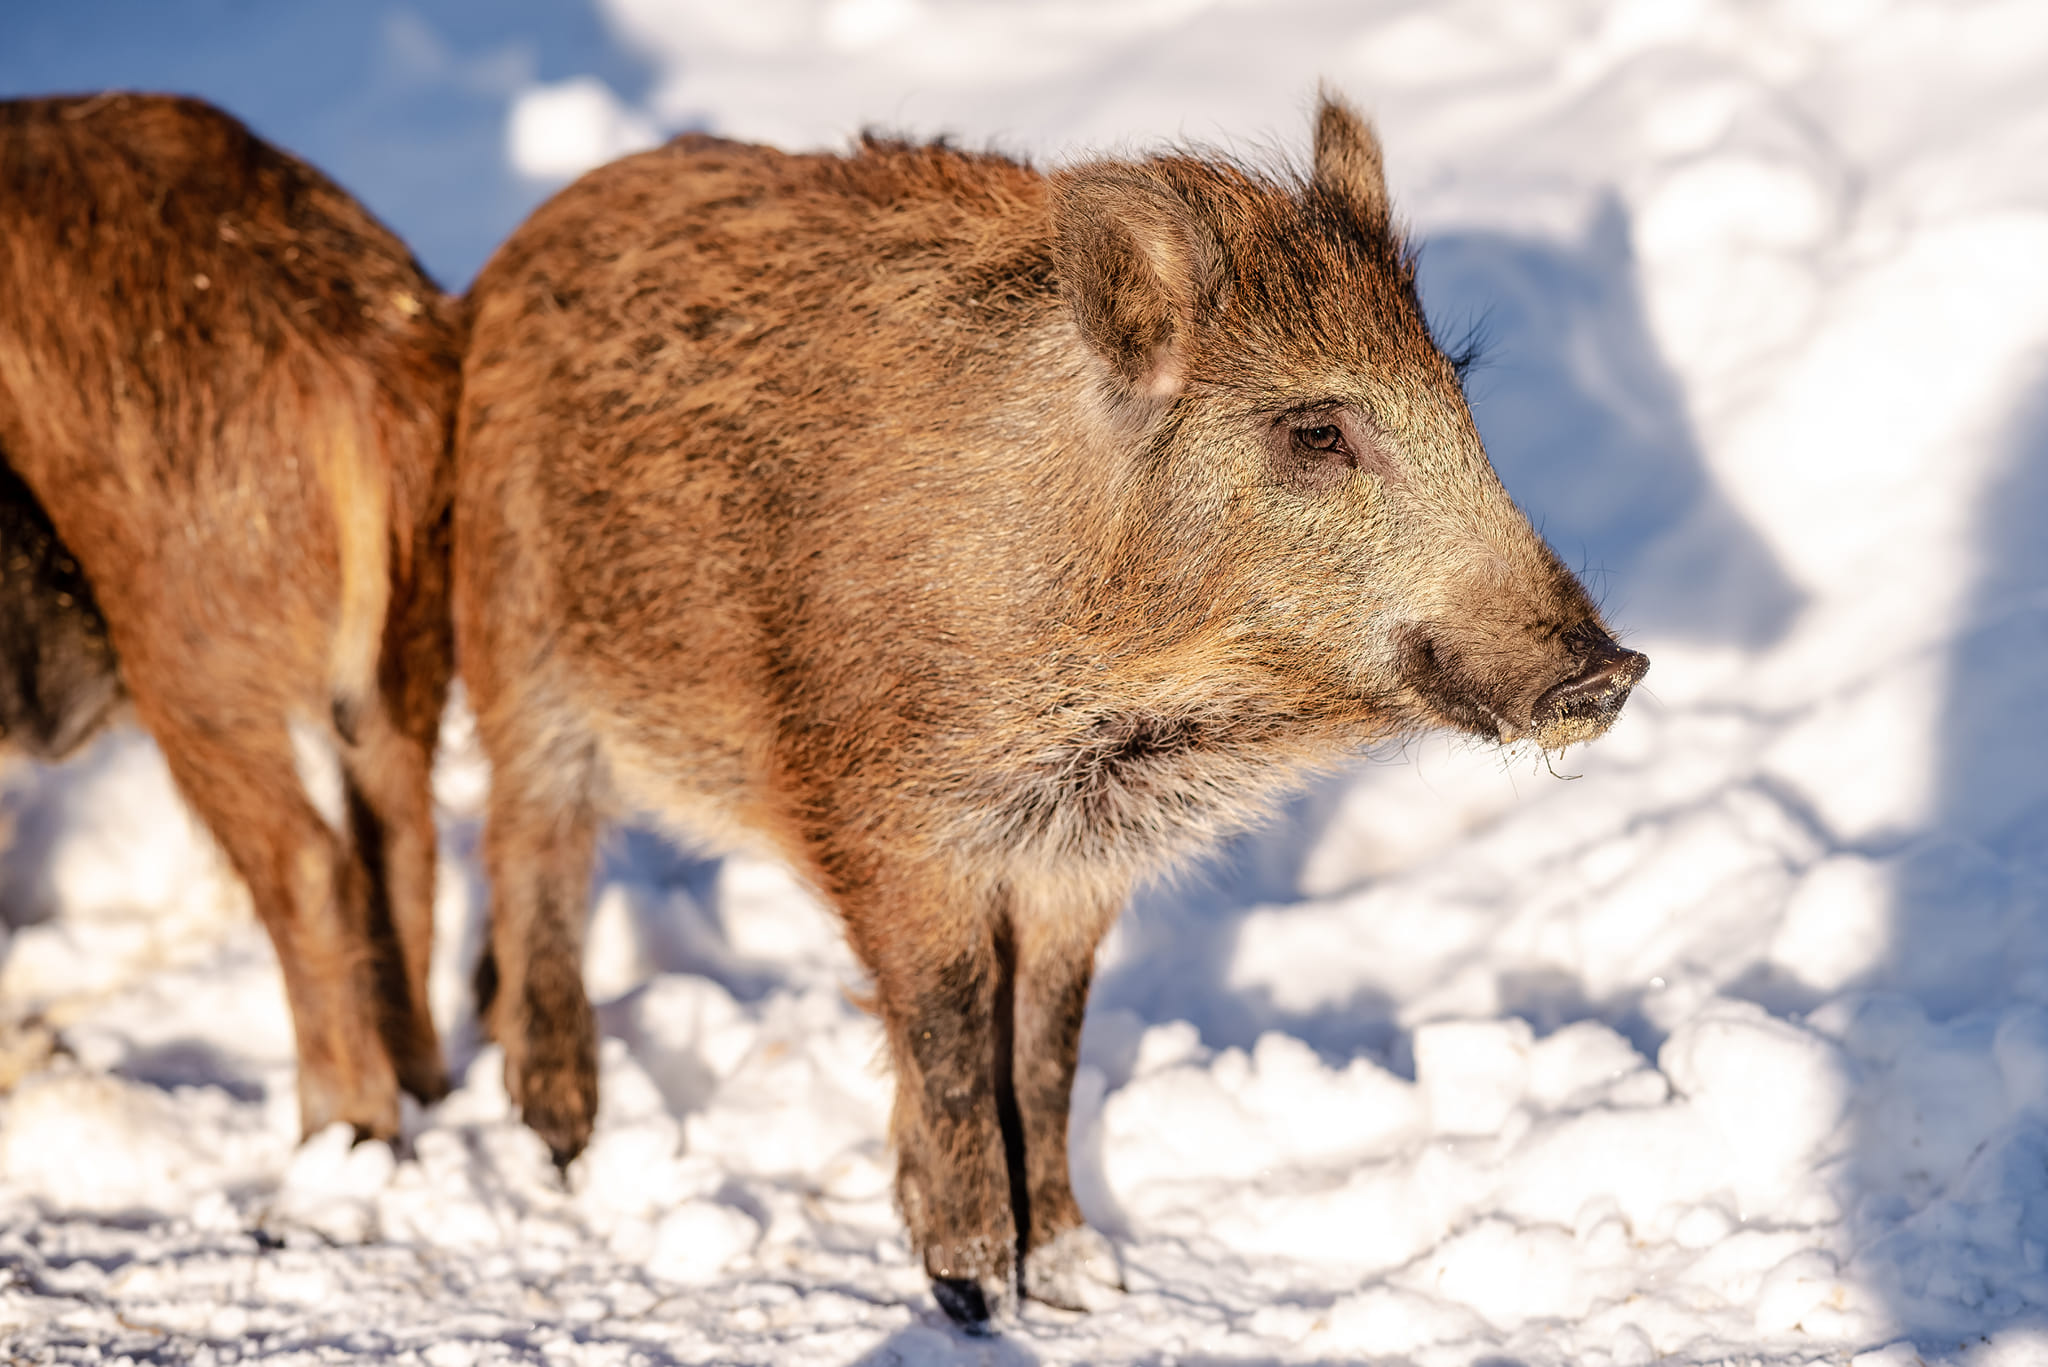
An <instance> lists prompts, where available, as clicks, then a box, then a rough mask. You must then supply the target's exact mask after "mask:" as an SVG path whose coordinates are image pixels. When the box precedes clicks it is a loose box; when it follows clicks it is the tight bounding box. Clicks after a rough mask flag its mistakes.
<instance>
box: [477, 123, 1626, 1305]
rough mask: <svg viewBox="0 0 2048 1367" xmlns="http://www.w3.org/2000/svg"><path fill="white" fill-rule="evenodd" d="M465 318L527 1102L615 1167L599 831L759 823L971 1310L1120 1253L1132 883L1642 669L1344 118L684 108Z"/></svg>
mask: <svg viewBox="0 0 2048 1367" xmlns="http://www.w3.org/2000/svg"><path fill="white" fill-rule="evenodd" d="M470 303H471V310H472V312H471V326H472V329H473V331H472V335H471V344H470V349H469V351H468V353H467V355H466V359H465V361H464V390H463V400H462V410H461V416H460V419H459V422H458V426H457V436H456V466H457V475H456V482H457V492H456V570H455V578H456V590H455V594H456V607H455V611H456V636H457V641H458V644H459V648H460V651H461V654H462V659H463V669H464V675H465V678H466V679H467V681H468V685H469V688H470V690H471V693H470V696H471V698H472V699H473V702H474V705H475V707H476V712H477V721H478V726H479V735H480V739H481V741H482V744H483V747H484V749H485V751H486V753H487V754H488V756H489V758H490V761H491V764H492V773H493V782H492V788H491V794H490V799H489V808H488V826H487V833H486V842H485V860H486V864H487V867H488V872H489V876H490V883H491V888H492V898H493V903H492V932H491V947H492V954H493V956H494V959H495V970H496V974H497V988H496V992H495V996H494V998H493V1001H492V1003H491V1005H490V1009H489V1024H490V1027H491V1029H492V1030H493V1032H494V1033H495V1036H496V1038H497V1039H498V1040H499V1041H501V1042H502V1044H503V1046H504V1050H505V1066H506V1072H507V1078H508V1083H509V1086H510V1090H511V1094H512V1096H513V1098H514V1099H515V1100H516V1101H517V1103H518V1104H519V1106H520V1107H521V1109H522V1111H523V1114H524V1116H525V1118H526V1120H527V1122H528V1123H529V1124H530V1125H532V1126H533V1127H534V1128H535V1129H536V1130H537V1131H538V1132H539V1133H540V1134H541V1135H542V1136H543V1137H544V1138H545V1139H546V1140H547V1142H548V1143H549V1144H550V1145H551V1146H552V1147H553V1149H554V1152H555V1154H556V1157H557V1159H558V1160H562V1161H566V1160H567V1159H569V1158H570V1157H571V1156H573V1155H574V1154H575V1153H576V1152H577V1151H578V1150H579V1149H580V1148H581V1147H582V1146H583V1144H584V1142H585V1140H586V1138H587V1137H588V1135H589V1133H590V1127H591V1123H592V1115H593V1112H594V1109H595V1106H596V1099H597V1098H596V1083H595V1040H594V1031H593V1025H592V1016H591V1011H590V1007H589V1005H588V1003H587V1002H586V1000H585V997H584V993H583V989H582V985H581V979H580V977H579V975H578V968H577V964H578V954H579V947H580V937H581V926H582V922H583V918H584V909H585V901H586V898H587V895H588V889H589V879H590V868H591V849H592V839H593V834H594V832H595V831H596V829H597V825H598V823H599V821H600V819H601V818H602V816H603V815H604V814H605V813H608V812H614V811H619V810H629V811H641V812H651V813H659V814H662V815H665V816H666V817H668V818H670V819H672V820H673V821H674V822H675V823H676V824H677V825H678V826H679V827H680V828H682V829H683V830H685V831H687V832H689V833H691V834H692V835H693V836H694V837H696V838H698V839H706V840H711V841H714V842H724V841H746V840H750V841H754V842H757V843H759V844H762V845H765V846H766V847H767V848H769V849H772V850H773V851H775V852H776V853H778V854H779V855H780V856H781V857H782V858H784V859H786V860H787V861H788V862H789V863H790V864H791V865H792V866H793V867H794V868H795V869H796V870H798V871H799V872H800V873H801V875H802V876H803V877H805V878H806V879H808V880H809V882H810V883H811V884H812V885H814V886H815V887H816V888H817V890H818V891H819V892H820V893H821V894H822V895H823V896H824V897H825V898H826V899H827V900H828V901H829V902H830V903H831V905H832V906H834V907H835V908H836V909H837V910H838V912H839V914H840V915H841V916H842V917H843V918H844V921H845V926H846V931H847V935H848V937H849V939H850V941H851V943H852V946H853V948H854V950H855V951H856V953H857V954H858V956H859V958H860V961H861V963H862V964H863V965H864V966H865V968H866V970H867V971H868V973H870V974H871V975H872V978H873V1000H874V1002H875V1005H876V1009H877V1010H878V1011H879V1013H880V1016H881V1019H882V1022H883V1024H884V1027H885V1032H886V1035H887V1039H888V1047H889V1056H890V1059H891V1061H892V1063H893V1066H894V1070H895V1075H896V1107H895V1115H894V1120H893V1122H892V1129H893V1139H894V1143H895V1147H896V1153H897V1164H898V1175H897V1195H898V1200H899V1202H900V1205H901V1208H902V1212H903V1216H904V1219H905V1221H906V1223H907V1225H908V1227H909V1232H910V1237H911V1241H912V1244H913V1245H914V1247H915V1249H916V1252H917V1254H918V1256H919V1257H920V1258H921V1259H922V1261H923V1264H924V1268H925V1271H926V1272H927V1273H928V1274H929V1276H930V1277H931V1279H932V1284H933V1287H934V1291H935V1294H936V1295H937V1297H938V1299H939V1301H940V1303H941V1304H942V1305H943V1306H944V1307H945V1309H946V1310H947V1311H948V1312H949V1313H951V1314H952V1315H953V1316H954V1317H955V1318H956V1319H958V1320H961V1321H963V1322H965V1323H967V1324H968V1325H970V1326H983V1325H985V1324H986V1323H987V1322H988V1321H989V1320H990V1319H991V1318H992V1317H994V1316H998V1315H1000V1314H1001V1313H1003V1312H1004V1311H1005V1309H1006V1308H1007V1307H1009V1306H1010V1305H1012V1304H1013V1296H1014V1293H1015V1286H1016V1279H1017V1278H1018V1275H1019V1273H1020V1272H1021V1286H1022V1290H1023V1292H1024V1294H1026V1295H1029V1296H1034V1297H1037V1298H1040V1299H1043V1300H1046V1301H1049V1302H1052V1303H1054V1304H1058V1305H1068V1306H1087V1305H1090V1304H1093V1303H1096V1302H1097V1301H1099V1300H1100V1299H1101V1298H1102V1297H1103V1296H1104V1295H1105V1294H1106V1293H1108V1292H1110V1291H1111V1290H1112V1289H1114V1288H1115V1287H1116V1285H1117V1284H1118V1279H1119V1274H1118V1272H1117V1264H1116V1260H1115V1257H1114V1255H1113V1252H1112V1250H1111V1249H1110V1248H1109V1246H1108V1245H1107V1244H1106V1242H1105V1241H1104V1240H1103V1239H1102V1238H1101V1237H1100V1236H1099V1235H1097V1234H1095V1233H1094V1232H1092V1231H1090V1230H1088V1229H1087V1228H1086V1226H1085V1225H1084V1224H1083V1222H1082V1219H1081V1213H1080V1211H1079V1209H1078V1208H1077V1207H1076V1205H1075V1202H1074V1196H1073V1192H1072V1190H1071V1189H1070V1187H1069V1184H1068V1175H1067V1153H1066V1131H1067V1109H1068V1097H1069V1091H1070V1088H1071V1084H1072V1081H1073V1072H1074V1059H1075V1050H1076V1042H1077V1039H1078V1035H1079V1032H1080V1029H1081V1019H1082V1014H1083V1010H1084V1008H1085V1005H1086V1002H1087V996H1088V985H1089V978H1090V974H1091V972H1092V969H1093V962H1094V951H1095V948H1096V944H1097V941H1098V940H1099V938H1100V937H1101V935H1102V934H1103V932H1104V930H1105V928H1106V927H1107V926H1108V925H1109V924H1110V922H1111V920H1112V919H1113V918H1114V917H1115V916H1116V915H1117V913H1118V910H1119V909H1120V908H1121V907H1122V906H1123V904H1124V902H1125V899H1126V896H1127V894H1128V892H1129V890H1130V889H1131V887H1132V885H1133V883H1134V882H1135V881H1136V880H1139V879H1142V878H1144V877H1146V876H1148V875H1151V874H1154V873H1156V872H1158V871H1160V870H1162V869H1165V868H1166V867H1168V866H1169V865H1171V864H1173V863H1174V862H1175V861H1177V860H1180V859H1182V858H1184V857H1185V856H1186V855H1188V854H1189V852H1191V851H1195V850H1198V849H1200V848H1201V847H1203V846H1205V845H1208V844H1210V843H1211V842H1213V841H1215V840H1216V839H1217V838H1218V837H1219V836H1221V835H1224V834H1225V833H1227V832H1231V831H1234V830H1238V829H1240V828H1242V827H1244V826H1245V825H1247V824H1248V823H1250V822H1253V821H1255V820H1256V819H1258V818H1259V816H1260V815H1261V814H1262V813H1264V812H1266V811H1267V810H1268V809H1269V807H1270V804H1271V803H1272V802H1273V800H1274V799H1275V797H1276V795H1277V794H1280V793H1281V792H1283V791H1285V790H1286V789H1287V788H1288V787H1289V785H1291V784H1293V783H1296V782H1297V781H1298V780H1299V779H1300V778H1301V776H1302V775H1303V774H1304V773H1306V772H1308V771H1310V770H1312V769H1315V768H1317V767H1318V766H1325V765H1329V764H1332V763H1336V762H1339V761H1341V760H1343V759H1345V758H1346V757H1350V756H1353V755H1355V754H1356V753H1357V752H1358V751H1359V750H1360V748H1361V747H1363V746H1365V745H1367V744H1369V743H1371V742H1374V741H1377V740H1381V739H1383V738H1386V737H1389V736H1394V735H1398V734H1402V733H1406V732H1411V731H1414V730H1416V729H1418V728H1424V727H1436V726H1449V727H1456V728H1460V729H1462V730H1465V731H1469V732H1473V733H1476V734H1478V735H1481V736H1485V737H1489V738H1492V739H1495V740H1498V741H1500V742H1503V743H1507V742H1513V741H1518V740H1524V739H1526V740H1529V741H1532V742H1534V743H1535V744H1536V745H1539V746H1542V747H1545V748H1546V749H1554V748H1557V747H1560V746H1563V745H1566V744H1569V743H1574V742H1578V741H1583V740H1588V739H1591V738H1592V737H1594V736H1596V735H1598V734H1599V733H1600V732H1601V731H1603V730H1604V729H1605V728H1606V727H1607V725H1608V724H1609V723H1610V721H1611V720H1612V719H1613V717H1614V716H1615V714H1616V712H1617V710H1618V709H1619V708H1620V706H1621V704H1622V701H1623V699H1624V698H1625V697H1626V696H1627V694H1628V691H1629V689H1630V688H1631V686H1632V685H1633V684H1634V683H1635V682H1636V681H1637V680H1638V679H1639V678H1641V677H1642V674H1643V672H1644V670H1645V668H1646V667H1647V665H1648V661H1647V660H1645V659H1644V657H1643V656H1641V655H1639V654H1637V653H1635V652H1632V651H1628V650H1624V649H1622V648H1621V647H1619V646H1618V645H1616V644H1615V642H1614V640H1613V638H1612V636H1611V635H1610V633H1609V632H1608V631H1607V629H1606V628H1605V626H1604V625H1603V624H1602V622H1601V619H1600V615H1599V613H1598V612H1597V611H1596V610H1595V607H1594V605H1593V603H1591V602H1590V601H1589V600H1588V598H1587V596H1586V594H1585V592H1584V591H1583V590H1582V588H1581V587H1580V585H1579V583H1578V582H1577V580H1575V579H1574V578H1573V576H1572V575H1571V574H1570V572H1568V571H1567V570H1566V568H1565V567H1564V566H1563V565H1562V564H1561V563H1559V561H1558V558H1557V557H1556V556H1555V555H1554V554H1553V553H1552V552H1551V551H1550V549H1549V548H1548V547H1547V546H1546V545H1545V544H1544V543H1543V541H1542V540H1541V538H1540V537H1538V536H1537V535H1536V534H1535V532H1534V531H1533V530H1532V529H1531V528H1530V525H1529V523H1528V521H1527V520H1526V519H1525V518H1524V517H1523V515H1522V514H1521V513H1520V512H1519V511H1518V510H1517V509H1516V507H1515V505H1514V503H1513V502H1512V501H1511V500H1510V499H1509V497H1508V495H1507V494H1506V493H1505V492H1504V491H1503V490H1502V488H1501V486H1500V483H1499V481H1498V480H1497V479H1496V478H1495V475H1494V473H1493V470H1492V467H1491V466H1490V465H1489V464H1488V462H1487V459H1486V455H1485V452H1484V451H1483V450H1482V449H1481V446H1480V441H1479V437H1478V434H1477V432H1476V431H1475V429H1474V427H1473V423H1472V419H1471V416H1470V414H1469V412H1468V410H1467V408H1466V404H1465V399H1464V396H1463V393H1462V392H1461V389H1460V387H1459V379H1458V375H1457V374H1456V373H1455V370H1454V367H1453V365H1452V363H1451V362H1450V361H1449V360H1448V359H1447V358H1446V357H1445V355H1444V353H1443V351H1442V350H1441V349H1440V348H1439V347H1438V346H1437V345H1436V343H1435V342H1434V341H1433V340H1432V339H1431V336H1430V332H1429V328H1428V326H1427V325H1426V323H1425V322H1424V319H1423V314H1422V310H1421V308H1420V306H1419V303H1418V300H1417V296H1416V291H1415V280H1414V272H1413V269H1412V265H1411V261H1410V258H1409V257H1408V255H1407V254H1406V253H1405V251H1404V248H1403V245H1402V242H1401V239H1400V237H1399V235H1398V234H1397V233H1396V231H1395V228H1394V226H1393V224H1392V222H1391V220H1390V217H1389V213H1388V204H1387V192H1386V187H1385V184H1384V181H1383V177H1382V174H1381V169H1380V151H1379V146H1378V143H1377V141H1376V140H1375V138H1374V136H1373V134H1372V132H1371V131H1370V130H1369V128H1368V127H1367V126H1366V125H1365V124H1364V123H1363V122H1362V121H1361V120H1360V119H1359V117H1358V116H1357V115H1356V114H1354V113H1353V112H1352V111H1351V110H1350V109H1348V108H1347V107H1346V106H1344V105H1343V104H1342V103H1339V102H1337V101H1335V100H1332V99H1327V98H1326V99H1325V101H1324V102H1323V103H1322V105H1321V106H1320V109H1319V111H1318V113H1317V115H1316V130H1315V152H1314V160H1313V163H1312V169H1311V170H1310V171H1309V172H1307V173H1306V174H1300V175H1289V174H1281V175H1273V174H1263V173H1260V172H1258V171H1256V170H1254V169H1251V168H1248V167H1245V166H1241V165H1236V164H1232V163H1230V162H1226V161H1221V160H1217V159H1213V158H1205V157H1200V156H1195V155H1189V154H1181V153H1165V154H1161V155H1157V156H1153V157H1150V158H1147V159H1145V160H1142V161H1135V162H1126V161H1093V162H1084V163H1082V164H1079V165H1075V166H1072V167H1070V168H1067V169H1065V170H1061V171H1057V172H1054V173H1052V174H1050V175H1047V174H1041V173H1040V172H1038V171H1035V170H1033V169H1031V168H1030V167H1029V166H1026V165H1024V164H1021V163H1019V162H1016V161H1012V160H1008V159H1005V158H1003V157H1000V156H994V155H981V154H972V153H968V152H963V151H959V150H955V149H953V148H951V147H948V146H945V145H934V146H916V145H910V144H906V143H900V142H890V141H881V140H875V139H868V140H865V141H863V142H862V144H861V145H860V146H859V147H858V148H857V149H856V150H854V151H853V152H852V153H851V154H850V155H846V156H836V155H785V154H784V153H781V152H778V151H774V150H771V149H768V148H764V147H753V146H743V145H739V144H735V143H730V142H723V141H719V140H716V139H713V138H709V137H702V136H686V137H683V138H679V139H677V140H676V141H674V142H672V143H670V144H669V145H668V146H666V147H664V148H661V149H659V150H656V151H652V152H648V153H644V154H642V155H639V156H634V157H630V158H627V159H625V160H623V161H619V162H616V163H613V164H612V165H609V166H606V167H603V168H600V169H598V170H596V171H593V172H591V173H590V174H589V175H587V176H585V177H583V178H582V179H581V180H579V181H577V182H576V183H574V184H573V185H571V186H569V187H568V188H567V189H565V190H563V191H562V192H561V193H560V194H558V195H557V196H555V198H554V199H553V200H551V201H550V202H548V203H547V204H546V205H544V206H543V207H542V208H541V209H539V210H538V211H537V212H536V213H535V214H534V215H533V216H532V217H531V218H530V219H529V220H528V221H527V222H526V223H525V224H524V225H523V226H522V227H521V228H520V229H519V230H518V231H517V232H515V233H514V234H513V236H512V237H511V239H510V240H509V241H507V242H506V243H505V244H504V245H503V247H501V248H500V249H499V251H498V252H497V254H496V255H495V256H494V257H493V259H492V260H491V262H490V263H489V264H488V265H487V266H486V268H485V269H484V271H483V273H482V274H481V275H480V276H479V277H478V279H477V281H476V284H475V286H474V288H473V290H472V292H471V295H470Z"/></svg>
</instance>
